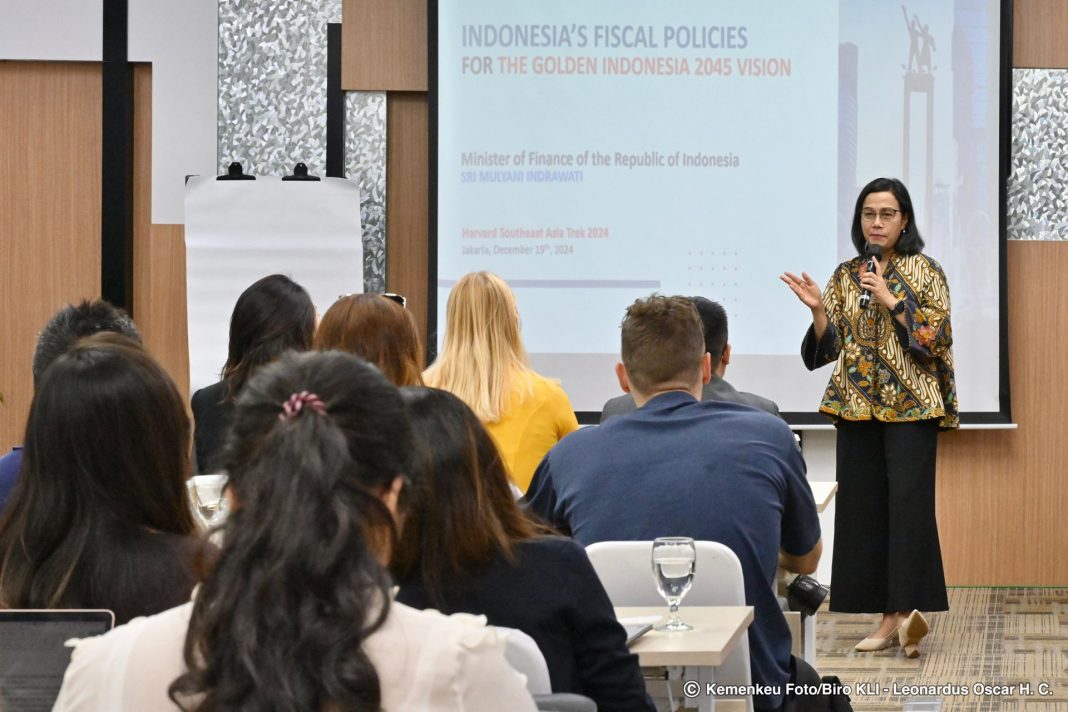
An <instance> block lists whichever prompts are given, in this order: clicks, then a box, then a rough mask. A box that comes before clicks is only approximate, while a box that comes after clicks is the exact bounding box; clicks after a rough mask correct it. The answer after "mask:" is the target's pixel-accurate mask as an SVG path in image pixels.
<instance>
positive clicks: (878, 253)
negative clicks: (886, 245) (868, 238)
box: [864, 242, 883, 260]
mask: <svg viewBox="0 0 1068 712" xmlns="http://www.w3.org/2000/svg"><path fill="white" fill-rule="evenodd" d="M864 253H865V254H866V255H867V256H868V257H874V258H875V259H877V260H881V259H882V258H883V248H882V246H881V245H873V244H871V243H870V242H869V243H868V248H867V249H866V250H864Z"/></svg>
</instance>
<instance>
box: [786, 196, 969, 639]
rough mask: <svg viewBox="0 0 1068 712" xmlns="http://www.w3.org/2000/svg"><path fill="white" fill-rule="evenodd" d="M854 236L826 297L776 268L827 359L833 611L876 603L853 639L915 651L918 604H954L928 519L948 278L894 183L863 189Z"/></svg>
mask: <svg viewBox="0 0 1068 712" xmlns="http://www.w3.org/2000/svg"><path fill="white" fill-rule="evenodd" d="M852 238H853V245H854V246H855V247H856V249H857V253H858V255H859V256H858V257H854V258H853V259H851V260H849V261H847V262H843V263H842V264H841V265H839V266H838V269H836V270H835V272H834V274H833V275H832V276H831V279H830V281H829V282H828V284H827V288H826V289H825V290H824V291H823V294H822V296H821V294H820V288H819V285H818V284H816V282H814V281H813V280H812V278H811V277H809V276H808V275H807V274H805V273H802V276H801V277H800V278H799V277H797V276H795V275H793V274H790V273H789V272H787V273H786V274H784V275H783V276H782V280H783V281H784V282H786V284H787V285H788V286H789V287H790V289H791V290H792V291H793V292H794V294H796V295H797V297H798V299H800V300H801V302H802V303H803V304H804V305H805V306H806V307H808V308H809V309H811V310H812V326H811V327H810V328H809V330H808V333H807V334H806V335H805V340H804V343H803V344H802V346H801V353H802V357H803V358H804V361H805V365H806V366H807V367H808V368H809V369H814V368H818V367H820V366H823V365H824V364H828V363H832V362H833V363H834V364H835V367H834V371H833V372H832V373H831V379H830V383H829V384H828V386H827V390H826V391H825V392H824V395H823V402H822V403H821V404H820V411H821V412H824V413H827V414H828V415H829V416H831V417H832V418H833V419H834V421H835V427H836V429H837V431H838V435H837V472H838V495H837V498H836V500H835V502H836V508H835V512H836V513H835V530H834V562H833V564H832V570H831V577H832V579H833V582H834V583H833V587H832V590H831V610H832V611H842V612H846V613H882V614H883V619H882V622H881V623H880V625H879V627H878V628H877V629H876V630H874V631H873V632H872V633H871V634H870V635H869V636H868V637H867V638H865V639H864V640H862V641H860V643H858V644H857V646H856V649H857V650H859V651H864V652H867V651H874V650H882V649H883V648H888V647H890V646H892V645H897V644H899V643H900V645H901V646H902V647H903V648H904V650H905V654H906V655H908V656H909V657H915V656H916V655H917V654H918V649H917V644H918V643H919V641H920V639H921V638H922V637H923V636H924V635H926V633H927V630H928V627H927V621H926V620H924V618H923V615H922V614H921V613H920V612H919V611H920V610H924V611H944V610H946V609H947V608H948V607H949V603H948V600H947V597H946V582H945V575H944V573H943V569H942V555H941V550H940V548H939V544H938V525H937V523H936V521H935V454H936V451H937V440H936V437H937V435H938V432H939V430H951V429H953V428H956V427H957V425H958V420H957V393H956V388H955V386H954V378H953V354H952V351H951V349H950V347H951V346H952V344H953V334H952V330H951V328H950V322H949V288H948V286H947V284H946V276H945V274H944V273H943V272H942V268H941V266H939V264H938V263H937V262H935V261H934V260H933V259H931V258H930V257H927V256H926V255H924V254H922V250H923V246H924V243H923V239H922V238H921V237H920V234H919V231H918V229H917V228H916V221H915V217H914V215H913V211H912V199H911V198H910V197H909V193H908V190H907V189H906V188H905V186H904V185H903V184H902V183H901V181H899V180H896V179H890V178H878V179H876V180H873V181H872V182H871V183H869V184H868V185H866V186H865V187H864V189H863V190H861V193H860V196H859V197H858V198H857V204H856V208H855V211H854V214H853V229H852ZM873 247H878V248H879V250H874V251H873V250H872V248H873ZM873 252H875V253H876V254H875V256H874V258H873V262H872V266H873V267H874V270H872V269H871V268H869V267H868V258H867V257H866V255H870V254H872V253H873ZM880 252H881V255H880V254H879V253H880ZM865 292H866V293H868V294H870V303H868V304H867V305H866V306H865V303H864V302H865V300H864V297H863V295H864V293H865Z"/></svg>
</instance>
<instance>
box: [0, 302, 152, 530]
mask: <svg viewBox="0 0 1068 712" xmlns="http://www.w3.org/2000/svg"><path fill="white" fill-rule="evenodd" d="M100 331H113V332H115V333H117V334H122V335H124V336H127V337H129V338H131V339H133V340H134V341H138V342H139V341H141V335H140V334H139V333H138V332H137V327H136V326H134V323H133V321H131V320H130V317H128V316H127V315H126V314H125V313H124V312H122V311H121V310H119V309H116V308H115V307H113V306H112V305H110V304H108V303H107V302H105V301H101V300H97V301H94V302H89V301H83V302H82V303H81V304H79V305H78V306H74V305H73V304H68V305H67V306H65V307H63V308H62V309H60V310H59V311H57V312H56V313H55V314H53V315H52V318H51V319H49V320H48V323H47V324H45V326H44V328H43V329H42V330H41V333H40V335H39V336H38V337H37V346H36V348H35V350H34V352H33V385H34V388H35V389H36V388H37V384H38V383H39V382H40V380H41V375H42V374H44V372H45V370H46V369H47V368H48V367H49V366H51V365H52V362H53V361H55V360H56V359H57V358H59V357H60V356H62V355H63V354H64V353H66V351H67V349H69V348H70V347H71V346H73V345H74V342H75V341H77V340H78V339H80V338H82V337H83V336H91V335H92V334H95V333H97V332H100ZM21 466H22V448H21V447H14V448H12V450H11V452H9V453H7V454H6V455H4V456H3V457H0V512H2V511H3V509H4V503H5V502H6V501H7V498H8V495H10V494H11V489H12V487H14V486H15V480H16V479H17V478H18V474H19V467H21Z"/></svg>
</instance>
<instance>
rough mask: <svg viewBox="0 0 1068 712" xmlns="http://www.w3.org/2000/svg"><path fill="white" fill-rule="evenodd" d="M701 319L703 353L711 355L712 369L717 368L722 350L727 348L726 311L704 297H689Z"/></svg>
mask: <svg viewBox="0 0 1068 712" xmlns="http://www.w3.org/2000/svg"><path fill="white" fill-rule="evenodd" d="M690 301H691V302H693V305H694V306H695V307H697V315H698V316H700V317H701V326H702V327H703V328H704V332H705V351H707V352H708V353H710V354H712V368H713V369H715V368H716V367H717V366H719V360H720V358H722V357H723V349H725V348H726V347H727V310H726V309H724V308H723V307H722V306H720V305H719V304H718V303H716V302H714V301H712V300H711V299H706V298H705V297H690Z"/></svg>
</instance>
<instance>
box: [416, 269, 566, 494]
mask: <svg viewBox="0 0 1068 712" xmlns="http://www.w3.org/2000/svg"><path fill="white" fill-rule="evenodd" d="M423 381H424V382H425V383H426V385H428V386H431V387H433V388H441V389H443V390H446V391H449V392H451V393H453V394H455V395H456V396H458V397H459V398H460V400H462V401H464V402H465V403H466V404H467V405H468V407H470V408H471V410H473V411H474V412H475V414H476V415H477V416H478V417H479V420H481V421H482V422H483V423H484V424H485V426H486V429H487V430H488V431H489V433H490V435H492V436H493V439H494V441H495V442H496V443H497V447H498V448H499V449H500V451H501V456H502V457H503V458H504V462H505V465H506V466H507V468H508V472H509V474H510V475H511V477H512V480H513V482H514V483H515V484H516V486H517V487H519V489H520V490H523V491H524V492H525V491H526V489H527V487H528V486H529V485H530V480H531V478H532V477H533V476H534V469H535V468H536V467H537V466H538V463H539V462H541V458H542V457H544V455H545V453H547V452H548V451H549V449H550V448H551V447H552V446H553V445H555V444H556V443H557V442H558V441H559V440H560V439H561V438H563V437H564V436H565V435H567V434H568V433H570V432H572V431H575V430H577V429H578V421H577V420H576V419H575V412H574V410H572V408H571V402H570V401H569V400H568V398H567V394H566V393H564V390H563V389H562V388H560V385H559V384H558V383H557V382H556V381H552V380H549V379H547V378H545V377H543V376H541V375H539V374H537V373H535V372H534V370H533V369H532V368H531V367H530V359H529V358H528V357H527V352H526V349H524V348H523V342H522V340H521V339H520V337H519V312H518V310H517V309H516V306H515V295H513V294H512V290H511V289H509V287H508V285H507V284H506V283H505V281H504V280H503V279H501V278H500V277H498V276H497V275H495V274H492V273H490V272H473V273H471V274H468V275H465V276H464V277H462V278H461V279H460V280H459V281H458V282H457V283H456V285H455V286H453V288H452V292H450V293H449V301H448V304H447V306H446V309H445V338H444V340H443V343H442V349H441V354H440V355H439V356H438V358H437V360H435V361H434V363H433V365H431V366H430V368H428V369H427V370H426V372H425V373H423Z"/></svg>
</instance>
